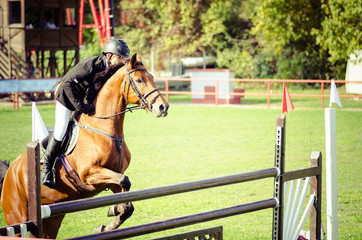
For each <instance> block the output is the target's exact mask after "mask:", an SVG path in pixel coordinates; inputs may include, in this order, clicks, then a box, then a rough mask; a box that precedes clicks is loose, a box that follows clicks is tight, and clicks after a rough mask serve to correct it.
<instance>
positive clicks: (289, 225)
mask: <svg viewBox="0 0 362 240" xmlns="http://www.w3.org/2000/svg"><path fill="white" fill-rule="evenodd" d="M285 122H286V118H285V115H278V117H277V124H276V140H275V160H274V168H267V169H262V170H257V171H251V172H245V173H238V174H233V175H227V176H222V177H216V178H209V179H204V180H198V181H191V182H185V183H179V184H172V185H166V186H161V187H155V188H148V189H143V190H135V191H131V192H124V193H116V194H113V195H107V196H102V197H94V198H88V199H79V200H75V201H69V202H62V203H56V204H51V205H43V206H41V203H40V180H39V175H40V163H39V159H38V158H39V146H38V144H37V143H36V142H31V143H29V144H28V146H27V147H28V148H27V154H28V176H29V181H28V182H29V193H28V194H29V204H28V212H29V221H28V222H25V223H21V224H16V225H11V226H7V227H2V228H0V236H14V234H21V235H22V236H24V237H27V232H30V236H31V237H41V232H42V219H46V218H48V217H52V216H57V215H62V214H66V213H72V212H77V211H83V210H89V209H93V208H98V207H104V206H108V205H114V204H120V203H127V202H134V201H141V200H146V199H151V198H156V197H162V196H168V195H173V194H179V193H185V192H190V191H195V190H201V189H206V188H213V187H219V186H225V185H230V184H236V183H242V182H249V181H253V180H259V179H264V178H272V177H273V178H274V196H273V197H272V198H269V199H264V200H260V201H255V202H251V203H246V204H241V205H236V206H231V207H227V208H221V209H217V210H213V211H208V212H202V213H198V214H193V215H187V216H183V217H178V218H173V219H168V220H165V221H159V222H153V223H148V224H143V225H137V226H133V227H128V228H122V229H117V230H113V231H110V232H103V233H96V234H90V235H86V236H81V237H75V238H71V239H125V238H130V237H135V236H141V235H145V234H149V233H154V232H159V231H165V230H169V229H174V228H178V227H183V226H188V225H193V224H196V223H201V222H206V221H212V220H215V219H220V218H226V217H230V216H234V215H239V214H244V213H248V212H254V211H259V210H263V209H268V208H273V225H272V239H273V240H282V239H297V236H298V235H296V234H298V233H299V231H300V229H301V227H303V225H304V222H305V219H306V215H308V213H309V211H310V239H311V240H315V239H321V203H322V156H321V153H320V152H312V153H311V162H310V167H308V168H304V169H299V170H293V171H287V172H285V171H284V166H285V159H284V154H285ZM302 179H306V180H305V184H304V186H303V190H302V193H300V189H301V186H302V184H301V182H302ZM296 180H298V181H297V187H296V188H295V187H294V186H295V181H296ZM309 182H310V193H311V197H310V198H309V201H308V203H307V208H306V210H305V211H304V213H303V216H302V218H301V220H300V222H299V223H298V219H299V214H300V213H301V207H302V206H303V203H304V199H302V198H299V197H300V196H302V197H304V196H305V195H306V191H307V188H308V185H309ZM288 187H289V189H290V191H289V194H288V193H287V192H288V191H287V189H288ZM293 194H294V197H293ZM287 199H288V203H285V202H286V201H285V200H287ZM292 199H293V200H292ZM294 211H295V214H294ZM200 234H202V236H206V235H208V236H209V237H210V238H208V239H222V227H216V228H210V229H201V230H198V231H193V232H188V233H183V234H177V235H173V236H168V237H165V238H157V239H187V238H188V237H189V236H200Z"/></svg>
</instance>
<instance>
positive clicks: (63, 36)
mask: <svg viewBox="0 0 362 240" xmlns="http://www.w3.org/2000/svg"><path fill="white" fill-rule="evenodd" d="M78 11H79V0H0V79H11V78H31V77H47V76H51V77H58V76H63V75H64V74H65V73H66V72H67V71H68V70H69V69H70V68H71V67H72V66H74V65H75V64H76V63H78V61H79V26H78V23H79V14H78ZM34 71H35V72H34Z"/></svg>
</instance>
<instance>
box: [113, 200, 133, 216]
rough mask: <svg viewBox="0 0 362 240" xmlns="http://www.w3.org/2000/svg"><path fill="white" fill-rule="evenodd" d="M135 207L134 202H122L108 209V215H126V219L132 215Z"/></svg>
mask: <svg viewBox="0 0 362 240" xmlns="http://www.w3.org/2000/svg"><path fill="white" fill-rule="evenodd" d="M133 211H134V207H133V204H132V203H121V204H117V205H114V206H112V207H110V208H109V209H108V217H114V216H118V215H121V216H124V217H125V218H126V219H127V218H129V217H130V216H132V214H133Z"/></svg>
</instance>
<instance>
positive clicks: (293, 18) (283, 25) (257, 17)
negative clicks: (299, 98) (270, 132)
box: [114, 0, 362, 79]
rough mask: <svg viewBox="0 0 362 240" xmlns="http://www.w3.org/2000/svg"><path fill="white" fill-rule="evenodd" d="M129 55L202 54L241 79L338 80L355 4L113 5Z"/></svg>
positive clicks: (194, 1)
mask: <svg viewBox="0 0 362 240" xmlns="http://www.w3.org/2000/svg"><path fill="white" fill-rule="evenodd" d="M114 2H115V6H116V7H117V9H116V10H115V13H116V17H115V20H116V29H115V32H116V36H117V37H120V38H123V39H125V40H126V41H127V43H128V44H129V46H130V49H131V50H132V52H139V53H146V52H150V51H155V52H167V51H171V52H180V51H181V52H182V53H183V55H191V56H192V55H195V54H200V53H201V52H203V51H205V52H206V53H207V55H210V56H215V57H216V58H217V61H216V63H217V67H219V68H229V69H232V70H234V71H235V76H236V77H240V78H284V79H285V78H291V79H330V78H334V79H344V78H345V70H346V63H347V60H348V56H349V55H350V54H351V53H353V52H354V51H355V50H360V48H361V41H362V40H361V37H362V19H361V18H362V1H361V0H265V1H264V0H167V1H166V0H114Z"/></svg>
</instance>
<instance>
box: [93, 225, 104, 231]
mask: <svg viewBox="0 0 362 240" xmlns="http://www.w3.org/2000/svg"><path fill="white" fill-rule="evenodd" d="M105 228H106V226H104V225H99V226H98V227H96V228H95V229H94V233H101V232H104V229H105Z"/></svg>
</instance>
